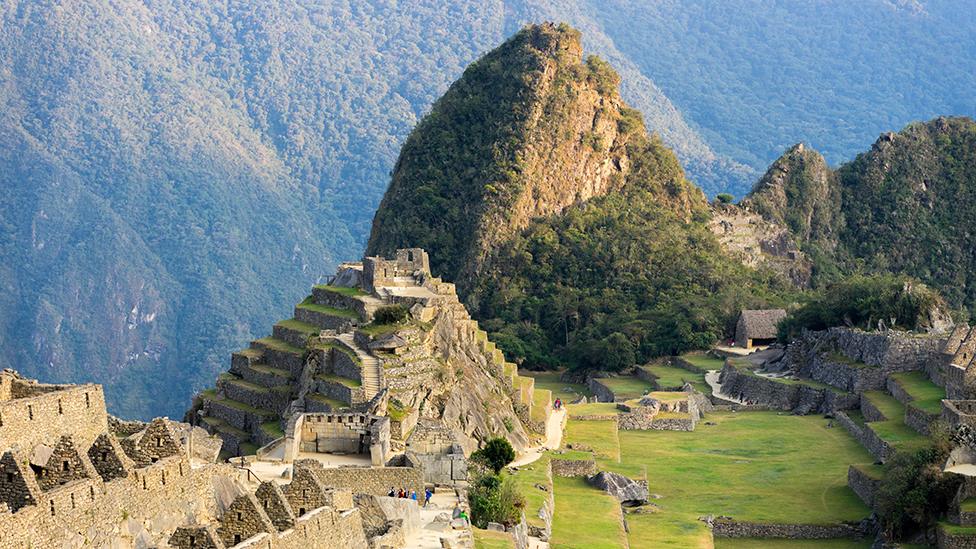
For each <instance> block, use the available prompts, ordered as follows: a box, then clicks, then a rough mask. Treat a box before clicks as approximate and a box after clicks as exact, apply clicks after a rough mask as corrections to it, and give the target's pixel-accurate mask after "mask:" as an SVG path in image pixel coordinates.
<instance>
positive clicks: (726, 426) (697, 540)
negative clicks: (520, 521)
mask: <svg viewBox="0 0 976 549" xmlns="http://www.w3.org/2000/svg"><path fill="white" fill-rule="evenodd" d="M708 419H709V421H712V422H715V423H716V424H717V425H714V426H705V425H699V427H698V428H697V429H696V430H695V431H694V432H692V433H685V432H675V431H621V432H620V433H619V435H618V439H619V444H620V457H621V462H620V464H618V465H617V466H615V467H613V469H614V470H617V471H619V472H621V473H623V474H627V475H629V476H631V477H634V478H641V477H643V476H645V475H646V478H647V479H649V482H650V486H651V492H652V493H657V494H660V495H662V496H663V497H662V498H661V499H658V500H655V501H654V503H656V504H658V505H659V506H660V507H661V510H660V512H658V513H655V514H647V515H630V516H628V525H629V527H630V530H631V533H630V538H629V539H630V547H631V548H632V549H639V548H643V547H699V546H701V547H707V546H708V541H709V539H710V535H709V533H708V531H707V528H706V527H705V525H704V524H703V523H702V522H700V521H698V520H697V518H698V517H699V516H702V515H707V514H714V515H727V516H731V517H733V518H737V519H742V520H750V521H757V522H763V521H766V522H774V523H776V522H793V523H796V522H802V523H810V524H831V523H835V522H838V521H846V520H854V521H856V520H860V519H863V518H865V517H867V516H868V515H869V514H870V510H869V509H868V508H867V507H866V506H865V505H864V504H863V503H862V502H861V501H860V499H858V497H857V496H856V495H855V494H854V492H852V491H851V490H850V489H849V488H848V487H847V469H848V466H849V464H851V463H871V462H872V461H873V458H872V457H871V456H870V455H869V454H868V453H867V451H865V450H864V448H862V447H861V446H860V445H859V444H858V443H857V441H855V440H854V439H853V438H852V437H851V436H850V435H849V434H848V433H847V432H846V431H845V430H843V429H837V428H832V429H829V428H827V420H825V419H823V418H822V417H818V416H790V415H778V414H777V413H776V412H738V413H728V412H726V413H721V412H719V413H714V414H709V416H708ZM572 423H573V422H572V421H571V422H570V426H571V425H572ZM590 436H591V437H592V435H590ZM557 507H558V492H557ZM557 517H558V512H557ZM739 547H742V545H739ZM765 547H774V545H765ZM801 547H802V546H801Z"/></svg>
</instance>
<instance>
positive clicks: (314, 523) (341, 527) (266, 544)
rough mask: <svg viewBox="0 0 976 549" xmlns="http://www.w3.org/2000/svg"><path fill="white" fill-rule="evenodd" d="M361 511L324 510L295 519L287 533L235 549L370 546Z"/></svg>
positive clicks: (256, 538)
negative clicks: (364, 531) (293, 524)
mask: <svg viewBox="0 0 976 549" xmlns="http://www.w3.org/2000/svg"><path fill="white" fill-rule="evenodd" d="M368 546H369V544H368V543H367V541H366V536H365V534H364V533H363V522H362V515H361V514H360V512H359V509H350V510H348V511H342V512H339V511H335V510H332V509H330V508H327V507H321V508H319V509H316V510H314V511H311V512H309V513H306V514H305V515H303V516H301V517H299V518H298V519H296V520H295V526H294V527H293V528H291V529H289V530H285V531H284V532H273V533H262V534H258V535H256V536H254V537H251V538H249V539H247V540H245V541H243V542H241V543H239V544H237V545H236V546H234V547H235V548H237V549H247V548H254V549H315V548H320V547H321V548H333V547H364V548H365V547H368Z"/></svg>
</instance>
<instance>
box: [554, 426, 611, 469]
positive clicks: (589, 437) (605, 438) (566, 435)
mask: <svg viewBox="0 0 976 549" xmlns="http://www.w3.org/2000/svg"><path fill="white" fill-rule="evenodd" d="M569 443H582V444H586V445H587V446H589V447H590V448H593V454H594V457H595V458H596V460H597V462H598V464H599V465H600V466H604V465H605V464H607V465H609V464H616V463H619V462H620V440H619V438H618V437H617V422H615V421H591V420H586V421H581V420H575V419H574V420H571V421H569V422H567V424H566V430H565V431H563V446H566V445H567V444H569Z"/></svg>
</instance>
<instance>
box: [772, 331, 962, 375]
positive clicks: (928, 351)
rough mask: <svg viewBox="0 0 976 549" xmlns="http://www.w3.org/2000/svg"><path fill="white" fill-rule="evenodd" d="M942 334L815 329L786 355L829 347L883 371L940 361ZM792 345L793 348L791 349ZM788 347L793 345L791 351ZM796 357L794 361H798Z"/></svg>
mask: <svg viewBox="0 0 976 549" xmlns="http://www.w3.org/2000/svg"><path fill="white" fill-rule="evenodd" d="M944 342H945V337H939V336H931V335H927V334H913V333H910V332H902V331H898V330H887V331H885V332H865V331H862V330H855V329H851V328H843V327H839V328H830V329H828V330H824V331H819V332H805V333H804V334H803V335H801V336H800V338H798V339H797V340H796V341H794V342H793V343H791V344H790V349H787V356H788V358H790V359H791V360H796V358H797V355H796V354H794V353H797V352H800V353H804V354H806V355H807V356H811V355H812V354H813V353H812V352H811V351H813V352H825V351H827V350H833V351H835V352H837V353H839V354H841V355H843V356H845V357H847V358H848V359H850V360H851V361H853V362H861V363H864V364H866V365H867V366H878V367H881V368H882V369H883V370H884V372H885V374H888V373H891V372H904V371H910V370H922V369H925V366H926V365H927V364H929V363H932V362H940V361H942V360H943V358H942V353H941V350H942V347H943V345H944ZM794 347H795V349H794ZM791 349H793V350H792V351H791ZM802 362H803V360H802V359H801V360H798V361H797V364H802Z"/></svg>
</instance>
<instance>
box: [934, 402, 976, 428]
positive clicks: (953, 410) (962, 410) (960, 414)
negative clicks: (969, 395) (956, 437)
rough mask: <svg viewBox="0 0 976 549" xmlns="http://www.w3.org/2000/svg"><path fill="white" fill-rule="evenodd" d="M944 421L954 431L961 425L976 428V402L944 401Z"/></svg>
mask: <svg viewBox="0 0 976 549" xmlns="http://www.w3.org/2000/svg"><path fill="white" fill-rule="evenodd" d="M942 419H943V420H945V422H946V423H947V424H948V425H949V427H951V428H952V429H956V428H958V427H959V426H960V425H967V426H969V427H976V400H943V401H942Z"/></svg>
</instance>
